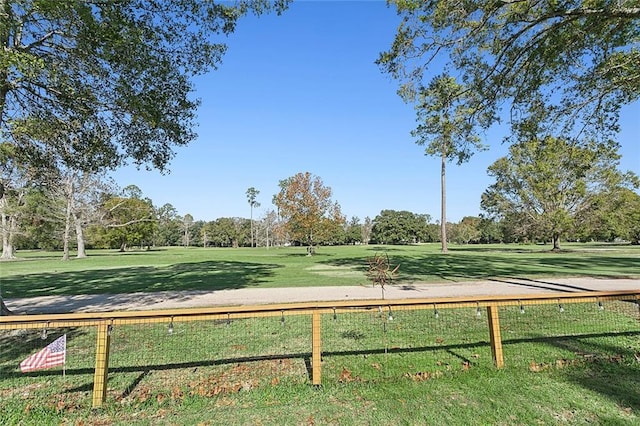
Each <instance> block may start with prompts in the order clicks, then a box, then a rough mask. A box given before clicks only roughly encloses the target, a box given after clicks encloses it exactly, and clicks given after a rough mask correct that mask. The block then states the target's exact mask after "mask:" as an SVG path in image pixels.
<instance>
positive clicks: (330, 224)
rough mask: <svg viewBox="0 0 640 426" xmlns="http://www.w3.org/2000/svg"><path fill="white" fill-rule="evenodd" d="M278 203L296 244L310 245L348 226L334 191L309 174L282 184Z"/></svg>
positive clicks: (275, 202)
mask: <svg viewBox="0 0 640 426" xmlns="http://www.w3.org/2000/svg"><path fill="white" fill-rule="evenodd" d="M279 185H280V192H279V193H278V194H276V196H275V197H274V200H273V201H274V204H275V205H276V206H277V207H278V212H279V214H280V216H281V217H282V218H284V220H285V222H286V228H287V231H288V232H289V234H290V236H291V238H292V239H293V240H294V241H299V242H302V243H305V244H308V245H309V246H313V244H314V242H316V241H319V240H323V239H324V238H325V237H326V236H328V235H330V234H332V233H335V232H334V231H336V230H339V228H340V227H341V226H342V224H344V222H345V218H344V216H343V215H342V212H341V211H340V204H338V202H334V201H332V200H331V188H329V187H327V186H324V184H323V182H322V179H320V177H318V176H313V175H312V174H311V173H309V172H305V173H298V174H296V175H295V176H291V177H289V178H287V179H284V180H281V181H280V184H279Z"/></svg>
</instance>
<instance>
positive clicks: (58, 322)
mask: <svg viewBox="0 0 640 426" xmlns="http://www.w3.org/2000/svg"><path fill="white" fill-rule="evenodd" d="M610 300H623V301H629V302H632V303H635V304H636V305H637V306H638V309H640V289H639V290H637V291H607V292H576V293H562V294H555V293H554V294H550V293H544V294H533V295H531V294H529V295H522V296H515V297H514V296H481V297H472V298H470V297H450V298H432V299H402V300H382V299H380V300H362V301H336V302H307V303H287V304H273V305H254V306H227V307H209V308H190V309H167V310H154V311H119V312H99V313H69V314H48V315H17V316H0V330H17V329H46V328H58V327H96V328H97V341H96V351H95V354H96V355H95V371H94V381H93V398H92V405H93V407H94V408H97V407H101V406H102V405H103V403H104V402H105V399H106V395H107V375H108V372H109V351H110V344H111V330H112V328H113V327H115V326H118V325H131V324H140V323H147V324H148V323H169V324H173V323H174V322H191V321H210V320H226V321H230V320H233V319H244V318H258V317H280V316H281V317H282V318H283V319H284V317H285V316H290V315H304V316H311V330H310V333H311V341H312V344H311V366H310V367H311V382H312V383H313V384H314V385H320V384H321V382H322V379H321V377H322V375H321V371H322V370H321V368H322V365H321V355H322V314H333V315H336V314H338V313H345V312H357V311H358V310H368V311H370V310H371V309H379V310H381V311H382V312H385V311H386V313H387V315H390V314H391V313H392V312H396V311H409V310H425V309H432V310H434V311H435V312H438V310H444V309H447V308H463V307H471V308H474V309H477V310H478V313H479V314H480V313H481V310H482V309H486V313H487V316H486V317H487V322H488V331H489V341H490V344H491V353H492V356H493V363H494V365H495V366H496V367H497V368H501V367H503V366H504V363H505V360H504V356H503V351H502V337H501V334H500V317H499V314H498V312H499V311H498V308H499V307H503V306H520V308H521V309H524V308H525V307H526V306H529V305H542V304H558V305H559V306H561V307H562V306H563V304H571V303H595V304H601V303H603V302H605V301H610Z"/></svg>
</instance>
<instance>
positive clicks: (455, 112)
mask: <svg viewBox="0 0 640 426" xmlns="http://www.w3.org/2000/svg"><path fill="white" fill-rule="evenodd" d="M463 90H464V88H463V87H462V86H461V85H460V84H458V83H457V82H456V80H455V78H453V77H451V76H448V75H446V74H443V75H440V76H438V77H436V78H434V79H433V80H432V81H431V83H429V86H428V87H427V88H424V89H421V91H420V95H419V103H418V105H417V107H416V109H417V115H418V117H417V121H418V123H419V124H418V127H417V128H416V129H415V130H414V131H413V132H412V133H411V134H412V136H414V137H416V138H418V140H417V141H416V143H417V144H418V145H423V146H425V147H426V148H425V154H426V155H434V156H435V155H437V156H440V195H441V198H440V213H441V215H440V233H441V241H442V252H443V253H446V252H447V227H446V224H447V184H446V165H447V162H448V161H451V160H453V159H456V161H457V164H458V165H460V164H462V163H463V162H466V161H468V160H469V158H470V157H471V156H472V155H473V151H474V150H477V149H483V148H484V147H483V145H482V144H481V143H480V138H479V137H478V136H477V135H476V134H475V133H474V127H475V126H474V123H473V121H470V120H469V115H471V114H472V111H471V110H470V109H469V107H468V105H466V104H465V103H464V102H463V101H464V99H463V98H462V97H461V93H462V92H463Z"/></svg>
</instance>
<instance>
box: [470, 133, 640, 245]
mask: <svg viewBox="0 0 640 426" xmlns="http://www.w3.org/2000/svg"><path fill="white" fill-rule="evenodd" d="M618 159H619V155H618V154H617V145H616V144H615V143H613V142H610V143H608V144H598V143H594V142H591V143H586V144H585V143H582V144H581V143H577V142H575V141H572V140H568V139H563V138H553V137H546V138H544V139H530V140H524V141H520V142H518V143H515V144H513V145H512V146H511V147H510V148H509V154H508V156H506V157H502V158H500V159H498V160H497V161H496V162H495V163H493V164H492V165H491V166H490V167H489V169H488V174H489V175H490V176H493V177H494V178H495V183H494V184H492V185H491V186H490V187H489V188H488V189H487V190H486V191H485V192H484V193H483V194H482V202H481V206H482V208H483V209H484V210H486V211H487V212H489V213H490V214H492V215H494V216H496V217H499V218H505V219H507V221H514V222H515V223H518V224H519V226H520V230H519V233H520V234H521V235H524V236H534V237H537V238H539V239H543V240H544V239H549V240H551V241H552V242H553V249H554V250H559V249H560V237H561V236H563V235H566V233H567V232H569V231H570V230H572V229H573V228H574V226H575V219H576V217H579V216H580V215H581V214H582V213H583V212H584V211H586V210H587V209H589V208H590V206H591V203H592V200H593V199H594V198H593V195H594V194H595V193H598V192H601V191H604V190H608V191H611V190H614V188H619V187H621V186H624V185H637V177H636V176H635V175H633V174H631V173H625V174H623V173H621V172H619V171H618V170H617V169H616V166H617V161H618Z"/></svg>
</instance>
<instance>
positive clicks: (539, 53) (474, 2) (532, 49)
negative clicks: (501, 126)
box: [378, 0, 640, 138]
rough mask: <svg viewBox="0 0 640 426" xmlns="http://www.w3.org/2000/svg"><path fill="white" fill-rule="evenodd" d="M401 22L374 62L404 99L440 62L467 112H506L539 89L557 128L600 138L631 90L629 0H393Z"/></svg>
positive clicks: (633, 55) (633, 94)
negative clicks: (468, 96) (470, 107)
mask: <svg viewBox="0 0 640 426" xmlns="http://www.w3.org/2000/svg"><path fill="white" fill-rule="evenodd" d="M390 3H392V4H395V6H396V7H397V10H398V14H399V15H400V16H401V17H402V22H401V24H400V25H399V27H398V31H397V34H396V37H395V40H394V41H393V44H392V45H391V47H390V48H389V50H387V51H386V52H383V53H381V54H380V56H379V59H378V64H379V65H380V66H381V68H382V69H383V70H384V71H385V72H387V73H389V74H390V75H392V76H393V77H394V78H395V79H397V80H398V81H399V82H400V94H401V95H402V96H403V97H404V99H405V100H409V101H412V100H413V99H415V96H416V95H417V94H418V88H419V87H420V86H422V84H423V81H425V80H427V79H428V78H429V73H430V71H431V70H432V69H434V68H436V69H437V68H438V67H439V66H440V64H442V63H446V64H450V65H453V66H455V68H456V69H458V70H459V71H460V75H462V76H464V83H465V86H467V88H468V89H469V90H470V91H471V92H473V93H474V94H475V95H476V96H475V99H476V101H477V103H476V107H475V108H474V119H475V118H477V117H480V116H481V115H483V114H481V113H486V115H484V119H488V118H490V117H491V116H493V115H494V114H495V112H496V111H497V110H498V109H499V108H500V107H501V106H502V104H503V103H505V102H509V103H511V112H512V114H511V117H512V119H513V120H514V121H518V120H519V118H520V117H519V115H520V114H521V113H525V114H526V113H527V112H528V111H530V108H529V105H530V102H531V101H533V100H534V99H535V98H537V97H538V96H539V95H541V94H551V95H552V96H548V97H546V98H545V102H546V103H548V105H553V106H554V108H553V109H557V111H556V112H557V114H556V115H555V118H556V119H557V120H558V121H557V124H558V126H560V127H559V128H558V132H560V130H562V134H571V133H570V132H569V131H570V130H572V129H575V130H576V131H579V130H581V128H583V127H584V128H586V130H589V129H591V130H593V131H594V132H593V134H594V135H598V136H603V137H605V138H606V137H607V136H608V135H609V134H610V133H609V132H611V131H615V130H616V128H617V123H618V111H619V110H620V106H621V105H623V104H628V103H631V102H634V101H635V100H637V99H638V97H639V96H640V67H638V66H637V64H638V61H640V50H639V49H638V42H639V41H640V7H638V2H637V1H620V0H601V1H584V0H568V1H561V2H558V1H547V0H530V1H507V0H499V1H486V0H469V1H465V2H458V1H450V0H433V1H405V0H392V1H391V2H390Z"/></svg>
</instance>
